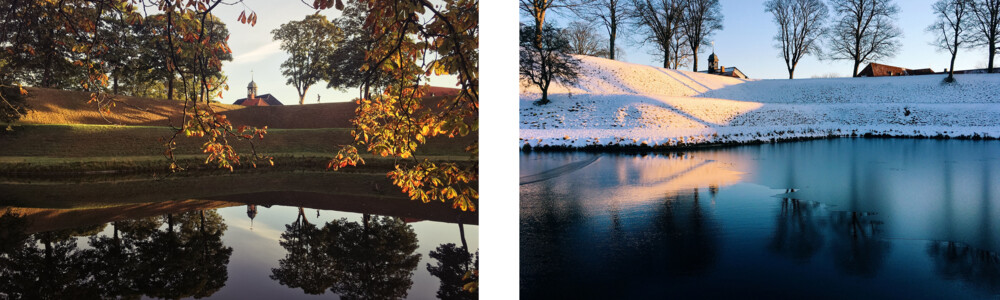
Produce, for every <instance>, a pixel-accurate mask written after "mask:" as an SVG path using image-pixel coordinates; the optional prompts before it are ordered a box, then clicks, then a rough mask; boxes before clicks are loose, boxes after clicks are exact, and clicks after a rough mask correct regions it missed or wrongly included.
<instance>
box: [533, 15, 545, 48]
mask: <svg viewBox="0 0 1000 300" xmlns="http://www.w3.org/2000/svg"><path fill="white" fill-rule="evenodd" d="M544 25H545V12H544V11H542V12H541V13H539V14H538V15H536V16H535V40H534V42H535V48H536V49H542V27H543V26H544Z"/></svg>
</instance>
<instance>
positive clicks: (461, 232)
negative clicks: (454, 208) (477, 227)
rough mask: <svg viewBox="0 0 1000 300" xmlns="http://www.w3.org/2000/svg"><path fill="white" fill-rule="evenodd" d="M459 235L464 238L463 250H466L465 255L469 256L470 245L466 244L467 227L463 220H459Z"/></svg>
mask: <svg viewBox="0 0 1000 300" xmlns="http://www.w3.org/2000/svg"><path fill="white" fill-rule="evenodd" d="M458 234H460V235H461V236H462V249H465V254H469V243H466V242H465V226H464V225H463V224H462V220H461V219H459V220H458Z"/></svg>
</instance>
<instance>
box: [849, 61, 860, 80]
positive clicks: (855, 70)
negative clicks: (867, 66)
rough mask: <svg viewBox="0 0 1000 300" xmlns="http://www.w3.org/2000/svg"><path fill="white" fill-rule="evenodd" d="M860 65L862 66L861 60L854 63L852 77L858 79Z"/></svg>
mask: <svg viewBox="0 0 1000 300" xmlns="http://www.w3.org/2000/svg"><path fill="white" fill-rule="evenodd" d="M860 65H861V61H860V60H855V61H854V73H851V74H852V75H851V77H858V66H860Z"/></svg>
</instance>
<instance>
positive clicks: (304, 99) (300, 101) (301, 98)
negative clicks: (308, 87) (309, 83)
mask: <svg viewBox="0 0 1000 300" xmlns="http://www.w3.org/2000/svg"><path fill="white" fill-rule="evenodd" d="M303 104H306V95H303V94H300V95H299V105H303Z"/></svg>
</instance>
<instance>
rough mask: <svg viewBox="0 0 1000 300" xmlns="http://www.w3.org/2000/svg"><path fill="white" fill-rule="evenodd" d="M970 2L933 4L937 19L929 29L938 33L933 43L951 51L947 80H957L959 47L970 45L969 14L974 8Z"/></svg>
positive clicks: (946, 0)
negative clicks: (956, 60)
mask: <svg viewBox="0 0 1000 300" xmlns="http://www.w3.org/2000/svg"><path fill="white" fill-rule="evenodd" d="M969 2H971V1H970V0H938V1H937V2H934V5H933V6H932V7H933V8H934V14H935V15H937V20H936V21H934V24H931V26H929V27H927V31H928V32H931V33H934V34H935V35H936V37H935V38H936V40H935V41H934V42H933V43H931V45H934V46H936V47H937V48H938V49H939V50H947V51H948V53H951V65H950V66H949V67H948V78H946V79H945V81H947V82H953V81H955V57H956V56H958V49H960V48H962V47H968V40H969V39H970V35H969V32H968V26H969V21H970V19H969V18H970V17H971V16H970V15H969V14H970V13H971V9H972V5H971V4H970V3H969ZM963 44H965V46H963Z"/></svg>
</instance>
